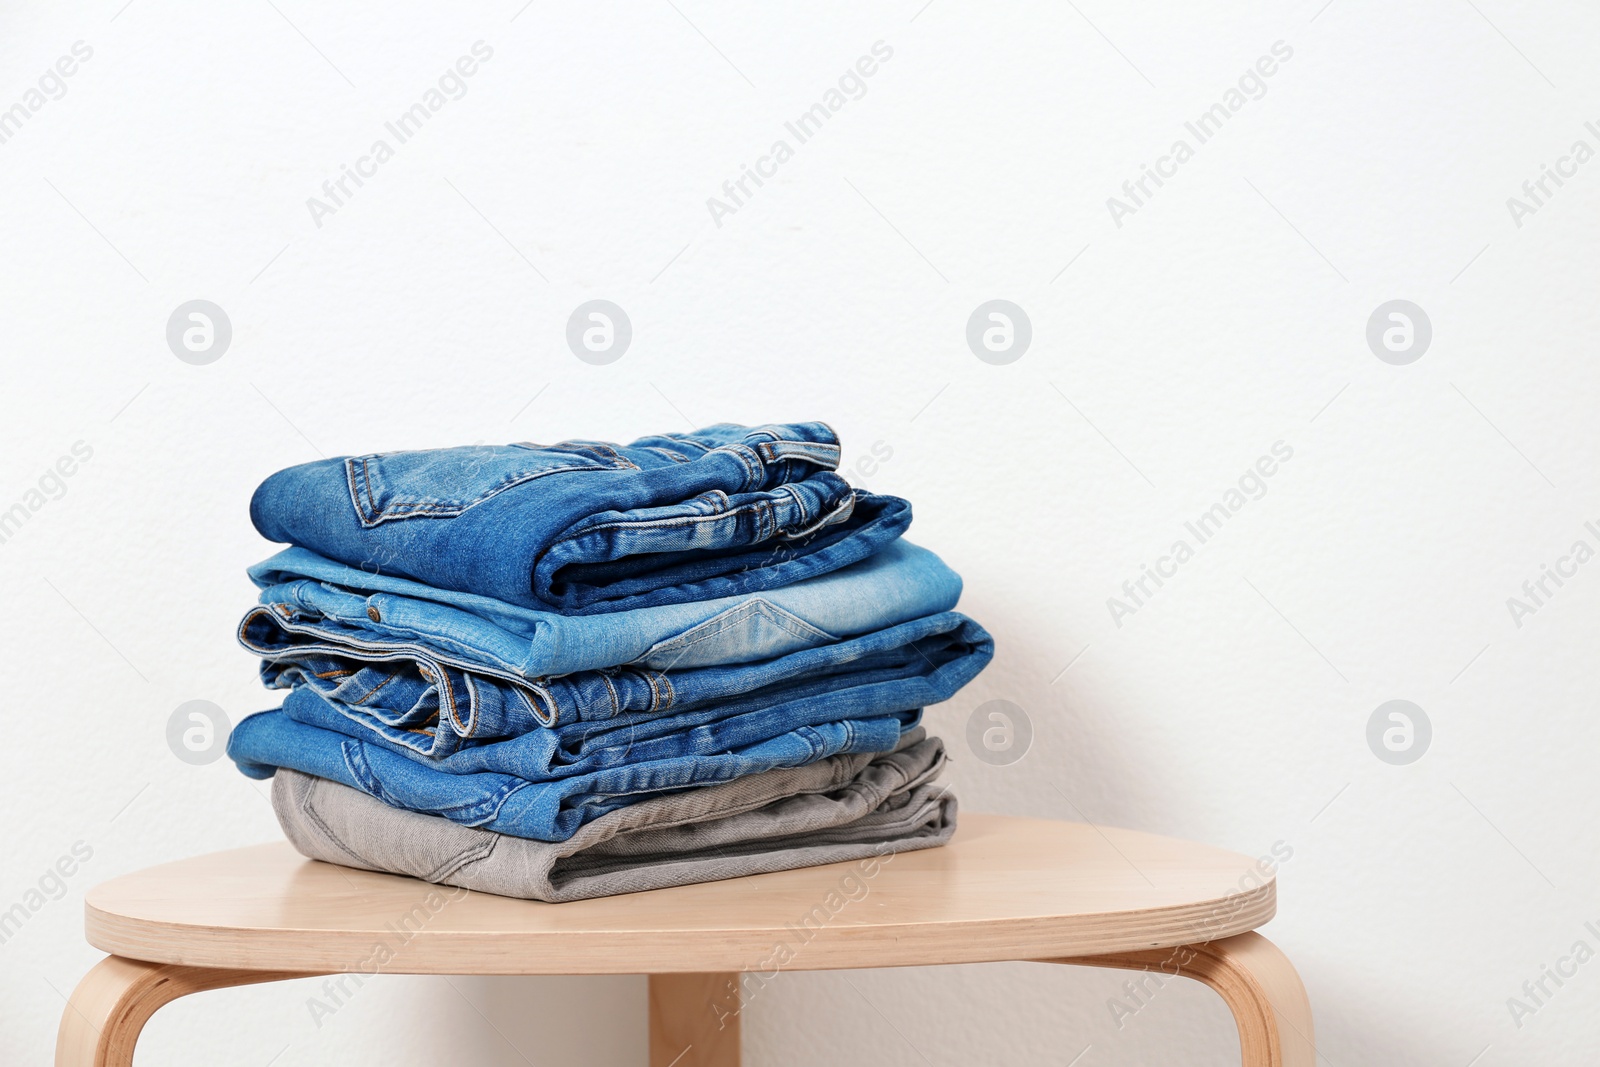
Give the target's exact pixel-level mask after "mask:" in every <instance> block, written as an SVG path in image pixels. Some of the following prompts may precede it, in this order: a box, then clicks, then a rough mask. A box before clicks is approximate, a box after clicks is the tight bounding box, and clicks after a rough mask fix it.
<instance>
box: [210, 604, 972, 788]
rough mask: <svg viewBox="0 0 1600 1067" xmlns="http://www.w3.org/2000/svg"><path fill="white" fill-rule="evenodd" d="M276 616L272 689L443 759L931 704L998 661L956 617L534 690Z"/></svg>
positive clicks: (264, 618) (262, 631) (257, 632)
mask: <svg viewBox="0 0 1600 1067" xmlns="http://www.w3.org/2000/svg"><path fill="white" fill-rule="evenodd" d="M276 618H277V616H276V615H274V614H273V613H271V612H269V611H267V610H266V609H261V610H260V612H259V616H258V618H257V621H256V622H254V623H252V622H251V619H250V618H249V617H247V619H246V624H245V626H244V628H243V630H242V632H241V641H243V642H244V643H245V646H246V647H247V648H249V649H251V650H252V651H254V652H256V653H258V654H259V655H261V656H263V657H264V663H263V665H262V676H263V679H264V680H265V681H266V683H267V685H268V686H270V687H273V688H291V687H295V686H305V687H307V688H309V689H313V690H315V691H316V692H317V693H319V694H321V695H322V696H323V697H325V698H326V699H327V701H328V703H329V704H330V705H332V706H333V707H334V708H335V709H336V710H338V711H339V712H340V713H342V714H343V715H344V716H345V717H346V718H347V719H348V720H349V721H348V723H347V724H346V725H344V726H341V727H336V728H339V729H343V730H344V731H345V732H348V733H351V734H353V735H354V736H356V737H361V738H365V737H366V733H367V732H368V731H370V732H371V733H372V734H375V735H377V737H378V738H380V739H382V740H383V741H385V742H388V743H390V744H392V745H394V746H398V747H399V748H400V749H403V750H406V751H408V752H415V753H418V754H420V755H422V756H426V757H430V758H442V757H445V756H449V755H450V754H451V753H453V752H457V751H459V750H461V749H462V748H463V747H467V746H469V745H472V744H474V743H478V744H482V743H487V742H493V741H497V740H500V739H503V738H511V737H517V736H520V735H522V734H526V733H528V732H529V731H530V730H536V729H538V728H540V727H549V726H554V727H555V731H554V732H555V735H556V736H555V737H553V738H551V739H549V744H548V745H547V746H546V748H547V749H548V750H551V751H559V752H563V753H577V752H580V751H583V750H585V749H588V748H590V747H592V746H593V744H594V742H595V741H596V739H600V738H606V737H613V736H616V735H617V734H618V731H626V733H627V737H628V739H629V742H630V744H633V745H635V746H637V745H639V744H640V743H641V742H643V741H645V740H648V739H650V738H655V737H660V736H662V735H676V734H678V733H681V732H682V731H683V730H685V729H687V728H689V727H693V726H699V725H702V724H703V723H705V722H708V721H712V720H713V719H726V718H732V717H733V716H736V715H739V714H742V713H745V712H759V711H762V710H764V709H768V708H774V707H778V706H781V705H789V704H792V703H793V702H796V701H801V700H821V699H823V698H828V699H830V700H831V699H845V700H848V699H850V698H851V697H852V695H853V694H855V693H857V692H860V691H863V690H864V689H865V687H868V686H875V685H880V684H883V683H889V682H895V681H901V680H915V679H923V678H927V679H931V682H930V686H929V687H928V688H926V689H920V690H917V691H915V692H914V693H913V694H912V695H911V696H910V697H908V698H906V703H907V706H915V705H917V704H927V703H932V702H934V701H936V700H941V699H945V698H946V697H948V696H949V695H950V694H951V693H953V692H954V688H952V686H954V685H959V684H961V683H962V682H963V681H964V680H965V679H966V678H969V677H971V675H973V674H975V673H976V672H977V671H978V670H979V669H981V667H982V666H983V665H984V664H985V663H987V662H988V660H989V659H990V658H991V656H992V655H993V641H992V640H991V639H990V637H989V635H988V634H987V633H986V632H985V631H984V630H983V628H982V627H980V626H979V625H978V624H977V623H975V622H973V621H972V620H971V619H968V618H966V617H965V616H963V615H959V614H957V613H955V612H943V613H941V614H938V615H931V616H928V617H926V618H922V619H916V620H913V621H911V622H906V623H901V624H899V625H897V626H890V627H887V628H885V629H881V630H878V631H875V632H873V633H869V634H866V635H864V636H861V637H855V638H850V639H848V640H845V641H840V642H837V643H834V644H831V645H823V646H821V647H818V648H810V649H804V650H802V651H799V652H792V653H790V654H788V655H786V656H780V657H777V658H774V659H770V660H764V661H761V662H757V663H745V664H735V665H730V666H721V667H695V668H690V669H688V670H682V671H669V670H653V669H650V668H646V667H621V668H614V669H611V670H604V671H583V672H579V673H576V674H570V675H565V676H562V677H557V678H550V679H546V680H544V681H542V682H539V683H529V682H523V681H521V680H520V679H518V680H508V679H506V678H504V677H496V676H492V675H488V674H485V673H481V672H468V671H461V670H458V669H456V668H454V667H452V666H449V665H446V664H444V663H442V662H440V661H439V660H437V659H434V658H431V657H421V656H414V655H413V656H403V655H402V656H395V655H393V654H391V653H377V652H369V651H359V652H358V653H351V652H346V651H343V650H341V649H339V648H336V647H332V646H316V645H306V644H300V643H291V642H287V641H283V639H284V638H287V637H290V636H292V635H290V634H289V633H288V632H287V631H285V630H283V629H282V628H281V627H273V626H271V625H269V623H270V622H272V621H275V620H276ZM274 638H276V639H278V640H279V641H280V642H281V643H277V644H275V643H274V641H273V639H274ZM947 665H948V667H949V669H947V670H944V671H943V673H942V674H941V673H940V671H941V668H946V667H947ZM883 710H890V711H893V710H899V709H898V708H893V707H888V708H884V709H883ZM319 724H320V723H319ZM794 724H798V720H796V722H795V723H790V724H789V725H794ZM352 727H354V729H352Z"/></svg>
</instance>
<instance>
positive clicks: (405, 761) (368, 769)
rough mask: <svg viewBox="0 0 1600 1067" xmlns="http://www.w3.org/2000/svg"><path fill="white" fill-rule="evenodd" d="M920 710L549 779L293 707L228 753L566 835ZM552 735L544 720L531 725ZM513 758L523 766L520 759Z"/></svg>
mask: <svg viewBox="0 0 1600 1067" xmlns="http://www.w3.org/2000/svg"><path fill="white" fill-rule="evenodd" d="M284 704H285V708H286V709H287V708H290V707H293V708H295V709H296V710H297V711H298V712H300V713H302V714H304V715H305V716H306V717H307V718H315V717H316V716H315V714H314V709H315V708H316V707H317V706H319V705H320V706H321V707H322V708H323V709H326V715H327V717H328V718H329V719H330V720H332V721H336V722H340V723H347V722H348V721H349V720H347V719H345V718H344V716H342V715H340V714H339V713H338V712H336V711H333V710H332V709H331V708H329V707H328V705H327V702H326V701H324V700H323V699H322V698H321V697H320V696H318V695H317V694H316V693H315V692H313V691H311V690H309V689H297V690H295V691H294V692H292V693H290V694H289V697H288V699H287V700H286V701H285V702H284ZM921 714H922V713H921V710H920V709H917V710H912V711H907V712H901V713H898V714H894V715H881V716H879V717H876V718H865V719H849V718H842V717H841V718H839V719H835V720H832V721H820V722H818V723H817V724H816V725H808V726H799V727H797V728H795V729H791V730H788V731H787V732H785V733H782V734H779V735H776V736H769V737H768V738H766V739H764V740H762V741H758V742H756V743H754V744H748V745H742V746H739V747H726V746H724V745H722V744H719V743H714V742H711V741H710V740H709V735H706V734H702V733H701V732H700V731H691V742H694V741H700V740H702V739H704V740H705V741H706V742H707V743H706V744H705V745H704V746H703V747H701V746H699V745H693V747H695V748H696V749H697V751H696V752H695V753H694V754H689V755H684V754H680V755H678V756H676V757H668V758H660V759H636V758H628V757H629V753H628V752H627V750H626V749H625V748H624V749H623V750H622V751H620V752H612V753H608V755H610V756H612V757H613V758H612V759H610V760H608V761H602V762H601V764H600V765H599V766H598V767H597V768H596V769H592V770H586V771H584V772H583V773H575V774H570V775H568V776H566V777H562V778H557V779H554V780H549V781H541V782H535V781H530V780H529V779H528V778H526V777H521V776H518V775H516V774H508V773H505V772H504V771H503V770H489V769H477V768H474V767H471V766H468V765H466V764H465V762H464V761H463V765H461V766H458V767H457V768H456V769H455V772H454V773H452V772H451V771H446V770H441V769H439V768H438V767H437V766H432V765H427V764H424V763H422V762H420V761H419V760H417V759H414V758H411V757H408V756H402V755H399V754H397V753H395V752H391V751H389V750H388V749H386V748H383V747H381V746H380V745H378V744H370V743H367V742H363V741H357V740H355V739H353V738H351V737H349V736H346V735H345V734H341V733H338V732H336V731H335V730H331V729H324V728H322V727H320V726H314V725H309V724H308V723H306V722H298V721H296V720H295V719H293V718H291V717H290V716H289V714H288V713H287V712H286V710H284V709H279V710H277V711H264V712H260V713H258V714H255V715H252V716H250V717H249V718H247V719H245V720H244V721H243V722H241V723H239V725H237V726H235V727H234V728H233V733H232V734H231V735H230V736H229V738H228V755H229V756H230V757H232V759H233V760H234V762H235V763H237V764H238V766H239V769H240V770H241V771H243V772H244V773H245V774H247V775H249V776H250V777H252V778H268V777H271V776H272V774H273V771H274V770H275V769H276V768H278V767H287V768H290V769H292V770H297V771H301V772H303V773H305V774H310V775H313V776H315V777H318V778H326V779H328V780H330V781H334V782H339V783H341V784H343V785H347V786H350V787H351V788H352V789H359V790H361V791H362V792H364V793H366V794H368V795H369V796H372V797H374V798H376V799H378V800H381V801H383V802H384V803H385V804H388V805H389V806H391V807H396V808H405V809H407V810H409V811H418V812H426V813H430V814H435V815H442V816H444V817H445V818H447V819H449V820H451V821H452V822H456V823H460V824H462V825H464V826H478V827H482V828H484V829H487V830H494V831H496V832H498V833H505V834H511V835H512V836H515V837H527V838H532V839H534V840H536V841H565V840H567V839H568V838H570V837H571V836H572V835H573V834H574V833H576V832H577V830H578V828H579V827H581V826H583V825H584V824H585V823H588V822H591V821H593V820H594V819H597V818H599V817H600V816H602V815H605V814H606V813H607V812H610V811H615V810H617V809H619V808H622V807H626V806H627V805H629V804H634V803H637V802H639V801H642V800H646V799H648V798H650V797H651V796H658V795H661V794H665V793H671V792H676V791H679V790H683V789H687V788H689V787H692V786H699V785H709V784H712V783H717V782H728V781H731V780H733V779H735V778H740V777H743V776H744V775H750V774H759V773H761V772H762V771H769V770H772V769H774V768H778V767H801V766H805V765H806V764H810V763H815V762H816V761H818V760H821V759H826V758H827V757H829V756H833V755H838V754H840V753H850V752H889V751H892V750H893V749H894V748H896V747H897V746H898V744H899V741H900V737H901V734H902V733H903V732H904V731H906V730H909V729H911V728H913V727H915V726H916V725H917V723H918V720H919V719H920V718H921ZM552 734H553V731H548V730H541V731H538V732H537V733H534V734H529V735H526V736H527V737H529V738H539V737H549V736H551V735H552ZM522 740H523V738H519V739H517V742H520V741H522ZM517 742H506V743H504V744H500V745H487V746H484V747H482V748H477V749H468V750H466V751H463V752H460V753H457V754H456V755H455V756H452V757H450V759H452V760H458V761H461V760H462V758H463V757H473V756H476V755H478V754H483V753H495V752H496V751H497V750H504V749H506V748H507V746H510V745H515V744H516V743H517ZM512 755H514V753H513V754H512ZM617 757H621V758H617ZM445 762H448V761H445ZM478 762H479V763H480V764H483V765H487V764H493V763H499V762H502V761H498V760H492V759H491V760H481V759H480V760H479V761H478ZM503 762H505V763H509V764H511V765H515V764H516V763H517V762H518V761H517V760H516V759H509V760H505V761H503Z"/></svg>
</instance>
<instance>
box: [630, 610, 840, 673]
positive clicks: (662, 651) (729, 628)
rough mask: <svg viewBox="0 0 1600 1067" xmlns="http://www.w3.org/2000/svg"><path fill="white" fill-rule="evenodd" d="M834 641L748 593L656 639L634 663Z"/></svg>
mask: <svg viewBox="0 0 1600 1067" xmlns="http://www.w3.org/2000/svg"><path fill="white" fill-rule="evenodd" d="M838 640H839V638H838V637H836V636H834V635H833V634H830V633H829V632H828V631H826V630H824V629H822V628H821V627H818V626H813V625H812V624H811V623H809V622H807V621H806V620H805V619H802V618H801V617H800V616H798V615H796V614H795V613H794V612H792V611H787V610H785V609H783V608H780V607H779V606H778V605H776V604H774V603H773V602H772V601H770V600H766V599H764V598H762V597H751V598H749V599H748V600H745V601H743V602H742V603H740V604H737V605H735V606H734V607H731V608H729V609H728V610H726V611H723V612H719V613H717V614H716V615H713V616H712V617H711V618H709V619H707V620H705V621H704V622H701V623H697V624H696V625H694V626H691V627H689V629H687V630H685V631H683V632H682V633H680V634H677V635H675V636H673V637H669V638H666V639H665V640H662V641H657V642H656V643H655V644H654V645H652V646H650V649H649V650H648V651H647V652H645V654H644V655H642V656H640V657H639V658H638V659H636V660H634V664H635V665H637V666H641V667H649V668H651V669H653V670H658V671H669V670H672V669H673V668H674V667H676V668H679V669H686V668H689V667H706V666H718V665H722V664H729V663H751V662H754V661H757V660H764V659H771V658H772V657H774V656H782V655H787V654H788V653H790V652H798V651H800V650H801V649H806V648H816V647H817V646H819V645H831V644H833V643H835V642H837V641H838Z"/></svg>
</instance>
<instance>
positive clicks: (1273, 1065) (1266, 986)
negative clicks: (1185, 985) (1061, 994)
mask: <svg viewBox="0 0 1600 1067" xmlns="http://www.w3.org/2000/svg"><path fill="white" fill-rule="evenodd" d="M1041 962H1044V963H1072V964H1079V965H1082V966H1086V967H1116V968H1119V969H1121V970H1125V971H1159V972H1161V973H1163V974H1165V975H1168V976H1182V977H1185V978H1193V979H1195V980H1196V981H1199V982H1204V983H1205V984H1206V985H1208V986H1210V987H1211V988H1212V989H1214V990H1216V991H1217V993H1218V994H1219V995H1221V997H1222V999H1223V1001H1224V1002H1225V1003H1226V1004H1227V1005H1228V1009H1229V1010H1230V1011H1232V1012H1233V1019H1234V1022H1235V1023H1236V1024H1237V1025H1238V1027H1239V1047H1240V1049H1241V1051H1242V1054H1243V1060H1244V1067H1315V1065H1316V1061H1317V1047H1316V1041H1315V1036H1314V1032H1313V1030H1312V1028H1311V1004H1310V1002H1309V1001H1308V1000H1307V999H1306V987H1305V986H1304V985H1303V984H1301V981H1300V975H1299V974H1298V973H1296V971H1295V969H1294V965H1293V964H1291V963H1290V962H1289V959H1288V957H1287V956H1285V955H1284V954H1283V953H1282V952H1280V951H1279V950H1278V946H1276V945H1274V944H1273V943H1272V942H1271V941H1268V940H1267V939H1266V938H1264V937H1262V936H1261V935H1260V934H1257V933H1248V934H1238V935H1237V936H1234V937H1227V938H1223V939H1221V940H1219V941H1208V942H1205V943H1204V944H1199V945H1184V946H1181V947H1179V948H1159V949H1146V950H1143V951H1139V952H1125V953H1119V954H1117V955H1111V956H1080V957H1073V958H1071V959H1061V960H1043V961H1041Z"/></svg>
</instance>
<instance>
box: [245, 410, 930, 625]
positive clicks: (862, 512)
mask: <svg viewBox="0 0 1600 1067" xmlns="http://www.w3.org/2000/svg"><path fill="white" fill-rule="evenodd" d="M838 462H839V443H838V439H837V438H836V437H835V436H834V433H833V431H832V429H830V428H829V427H828V426H827V425H825V424H823V423H820V422H809V423H793V424H772V425H766V426H757V427H748V426H736V425H733V424H731V423H719V424H717V425H715V426H709V427H706V428H705V429H702V430H698V431H695V432H694V433H687V434H661V435H656V436H650V437H644V438H640V439H639V440H637V441H635V442H633V443H632V444H630V445H626V446H623V445H614V444H609V443H606V442H602V441H563V442H560V443H558V444H554V445H535V444H512V445H471V446H465V447H459V448H440V449H430V450H425V451H415V452H387V453H379V454H374V455H367V456H350V457H339V458H335V459H324V460H317V461H314V462H311V463H304V464H301V465H299V466H297V467H290V468H288V469H287V470H282V471H279V472H278V473H276V474H274V475H272V476H271V477H269V478H267V480H266V481H264V482H263V483H262V484H261V485H260V487H259V488H257V489H256V492H255V495H254V496H253V497H252V499H251V501H250V518H251V521H253V522H254V523H255V526H256V529H257V530H259V531H260V532H261V534H262V535H263V536H265V537H266V538H268V539H269V540H273V541H281V542H287V543H290V544H294V545H299V546H301V547H304V548H308V549H310V550H312V551H313V552H316V553H318V554H320V555H323V556H326V557H328V558H330V559H333V560H337V561H339V562H341V563H345V564H347V565H349V566H352V567H356V568H359V569H362V570H367V571H370V572H372V573H375V574H388V575H396V576H399V577H405V578H412V579H415V580H417V581H419V582H423V583H425V584H427V585H431V586H435V587H437V588H441V589H450V590H455V591H458V592H463V593H473V594H477V595H480V596H487V597H493V598H495V599H498V600H503V601H505V602H507V603H510V604H516V605H519V606H522V607H531V608H543V609H545V610H547V611H554V612H560V613H565V614H574V615H583V614H590V613H594V612H608V611H619V610H623V609H631V608H640V607H650V606H654V605H661V604H679V603H684V602H687V601H692V600H704V599H709V598H716V597H726V596H737V595H739V594H741V593H751V592H759V591H761V590H766V589H775V588H778V587H780V586H784V585H787V584H789V583H791V582H796V581H800V580H801V579H804V578H809V577H813V576H815V575H818V574H825V573H828V572H829V571H834V570H837V569H839V568H840V567H844V566H847V565H849V564H851V563H854V562H856V561H858V560H862V559H865V558H867V557H868V556H870V555H871V554H872V553H873V552H875V551H877V550H878V549H880V548H882V547H883V546H884V545H886V544H888V543H889V542H891V541H893V540H894V539H895V538H897V537H899V536H900V535H901V534H902V533H903V532H905V529H906V526H907V525H909V524H910V521H911V505H910V504H909V503H908V502H907V501H905V500H902V499H900V498H898V497H892V496H880V495H877V494H872V493H866V492H858V491H855V490H852V489H851V487H850V485H849V484H848V483H847V482H846V481H845V480H844V479H843V478H841V477H840V476H839V475H838V474H836V473H834V468H835V467H837V466H838Z"/></svg>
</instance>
